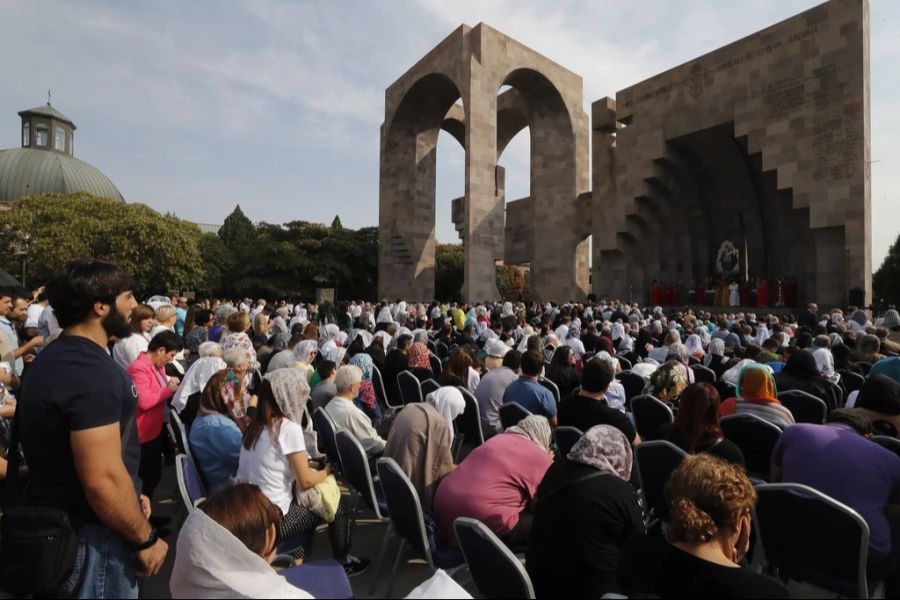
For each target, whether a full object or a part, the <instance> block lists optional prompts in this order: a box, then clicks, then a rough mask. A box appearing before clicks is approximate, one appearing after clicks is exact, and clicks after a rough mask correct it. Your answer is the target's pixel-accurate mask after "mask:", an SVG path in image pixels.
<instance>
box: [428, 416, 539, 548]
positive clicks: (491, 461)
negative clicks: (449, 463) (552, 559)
mask: <svg viewBox="0 0 900 600" xmlns="http://www.w3.org/2000/svg"><path fill="white" fill-rule="evenodd" d="M550 435H551V434H550V424H549V423H548V422H547V419H546V418H544V417H540V416H537V415H531V416H529V417H526V418H524V419H522V420H521V421H519V424H518V425H516V426H515V427H510V428H508V429H507V430H506V431H505V432H503V433H501V434H499V435H495V436H494V437H492V438H491V439H489V440H488V441H487V442H485V443H484V444H482V445H481V446H478V447H477V448H475V450H473V451H472V453H471V454H469V456H467V457H466V459H465V460H464V461H463V462H462V463H460V465H459V466H458V467H457V468H456V469H454V470H453V471H451V472H450V474H449V475H447V476H446V477H444V479H443V480H441V484H440V485H439V486H438V490H437V494H435V497H434V513H435V518H436V521H437V524H438V535H440V537H441V538H442V539H443V540H445V541H447V542H448V543H450V544H451V545H456V536H455V535H454V534H453V521H454V520H455V519H456V518H457V517H471V518H475V519H478V520H479V521H481V522H482V523H484V524H485V525H486V526H487V527H488V528H489V529H490V530H491V531H493V532H494V533H495V534H497V536H498V537H500V538H501V539H503V540H504V541H506V543H507V544H508V545H510V546H511V547H514V546H518V545H527V544H528V541H529V537H530V532H531V523H532V521H533V512H532V510H531V509H532V504H533V501H534V498H535V495H536V493H537V489H538V485H540V483H541V480H542V479H543V478H544V475H545V474H546V472H547V469H549V468H550V465H551V464H552V462H553V461H552V460H551V457H550V456H551V455H550Z"/></svg>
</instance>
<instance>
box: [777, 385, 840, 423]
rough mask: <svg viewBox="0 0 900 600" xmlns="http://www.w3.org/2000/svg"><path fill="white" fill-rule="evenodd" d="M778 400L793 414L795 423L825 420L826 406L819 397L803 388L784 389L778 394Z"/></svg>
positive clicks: (821, 421)
mask: <svg viewBox="0 0 900 600" xmlns="http://www.w3.org/2000/svg"><path fill="white" fill-rule="evenodd" d="M778 400H779V401H781V403H782V404H784V406H785V408H787V409H788V410H789V411H791V414H792V415H794V421H796V422H797V423H817V424H819V425H821V424H822V423H824V422H825V416H826V415H827V414H828V406H827V405H826V404H825V402H824V401H823V400H822V399H821V398H816V397H815V396H813V395H812V394H810V393H809V392H804V391H803V390H786V391H784V392H781V393H780V394H778Z"/></svg>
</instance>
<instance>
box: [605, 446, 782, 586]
mask: <svg viewBox="0 0 900 600" xmlns="http://www.w3.org/2000/svg"><path fill="white" fill-rule="evenodd" d="M665 497H666V501H667V502H668V504H669V512H670V514H671V519H670V521H669V525H668V527H667V528H666V540H665V541H662V540H659V539H655V538H650V537H645V536H638V537H635V538H633V539H631V540H629V541H628V543H627V544H626V545H625V549H624V550H623V552H622V559H621V566H620V569H619V581H620V583H621V584H622V588H621V590H619V591H621V592H623V593H625V594H627V595H629V596H631V597H639V598H640V597H653V598H692V597H693V598H697V597H702V598H787V597H788V591H787V588H785V587H784V586H783V585H781V584H780V583H779V582H777V581H775V580H773V579H770V578H768V577H765V576H763V575H758V574H756V573H754V572H752V571H751V570H750V569H744V568H741V567H740V564H739V563H740V561H741V559H742V558H743V557H744V555H745V554H746V553H747V550H748V549H749V547H750V527H751V525H750V518H751V517H750V514H751V511H752V510H753V507H754V506H755V505H756V491H755V490H754V489H753V485H752V484H751V483H750V480H749V479H748V478H747V475H746V473H745V472H744V470H743V469H742V468H741V467H739V466H737V465H734V464H729V463H727V462H725V461H722V460H719V459H717V458H714V457H712V456H708V455H703V454H698V455H696V456H689V457H687V458H685V459H684V461H683V462H682V463H681V465H680V466H679V467H678V468H677V469H675V472H674V473H672V476H671V478H670V479H669V482H668V483H667V484H666V488H665Z"/></svg>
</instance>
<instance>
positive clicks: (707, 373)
mask: <svg viewBox="0 0 900 600" xmlns="http://www.w3.org/2000/svg"><path fill="white" fill-rule="evenodd" d="M690 368H691V371H693V372H694V381H696V382H697V383H708V384H710V385H715V384H716V379H717V377H716V372H715V371H713V370H712V369H710V368H709V367H706V366H704V365H701V364H699V363H698V364H696V365H691V367H690Z"/></svg>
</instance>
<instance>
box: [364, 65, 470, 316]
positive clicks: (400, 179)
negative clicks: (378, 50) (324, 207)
mask: <svg viewBox="0 0 900 600" xmlns="http://www.w3.org/2000/svg"><path fill="white" fill-rule="evenodd" d="M461 97H462V94H461V92H460V90H459V87H458V86H457V85H456V83H455V82H454V80H453V79H452V78H451V77H449V76H448V75H446V74H443V73H429V74H426V75H424V76H422V77H421V78H419V79H418V80H416V81H415V82H414V83H413V84H412V85H410V86H409V88H408V90H407V91H406V93H405V94H404V95H403V96H402V98H401V99H400V100H399V102H398V103H397V106H396V108H395V109H394V110H393V111H391V112H390V113H389V114H388V116H387V118H386V119H385V123H384V125H383V126H382V147H381V182H380V189H379V195H380V198H379V209H380V210H379V245H380V257H379V258H380V260H379V265H378V271H379V290H380V294H381V295H382V296H384V297H389V298H394V297H403V298H407V299H410V300H420V301H421V300H429V299H431V298H433V297H434V245H435V237H434V230H435V216H434V215H435V176H436V164H437V163H436V156H437V154H436V149H437V138H438V134H439V133H440V131H441V129H443V128H444V126H445V117H446V116H447V113H448V111H449V110H450V109H451V107H453V106H455V105H456V102H457V100H459V99H460V98H461ZM464 111H465V108H464V107H463V113H464ZM450 133H451V135H452V134H453V132H452V131H451V132H450ZM454 137H456V136H454Z"/></svg>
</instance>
